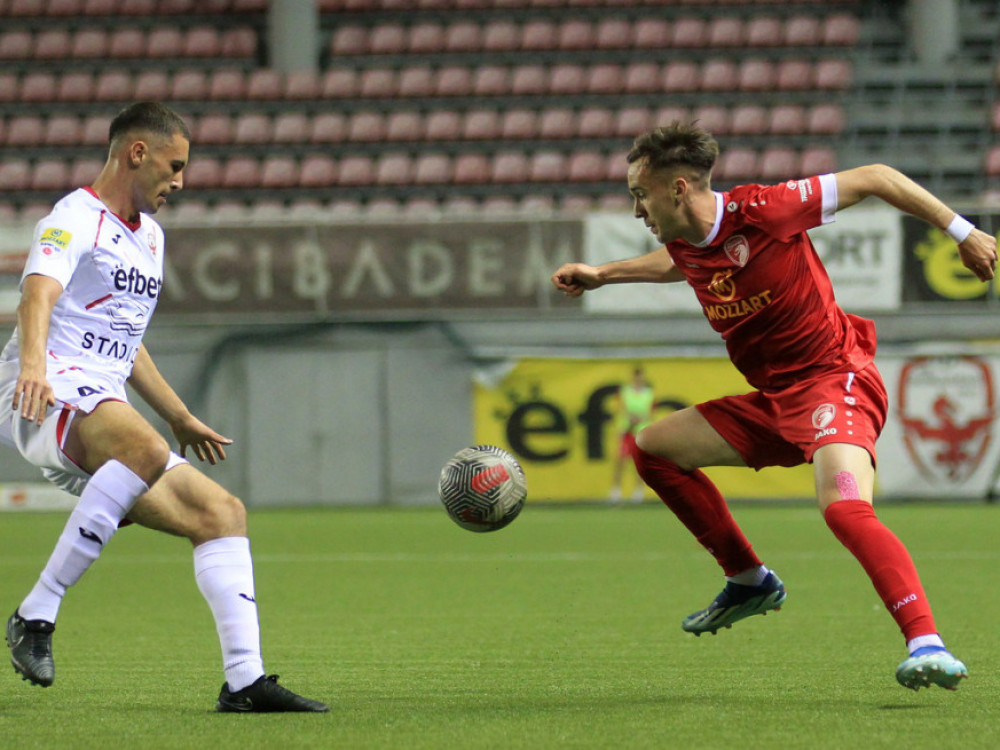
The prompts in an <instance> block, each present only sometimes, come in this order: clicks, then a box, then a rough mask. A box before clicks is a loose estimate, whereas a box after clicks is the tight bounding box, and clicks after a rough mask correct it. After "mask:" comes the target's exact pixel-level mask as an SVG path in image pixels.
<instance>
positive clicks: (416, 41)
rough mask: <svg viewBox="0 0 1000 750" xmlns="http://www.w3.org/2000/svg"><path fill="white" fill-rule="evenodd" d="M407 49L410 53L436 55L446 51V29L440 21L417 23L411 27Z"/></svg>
mask: <svg viewBox="0 0 1000 750" xmlns="http://www.w3.org/2000/svg"><path fill="white" fill-rule="evenodd" d="M406 49H407V51H408V52H409V53H410V54H415V55H435V54H438V53H440V52H444V51H445V30H444V26H442V25H441V24H439V23H426V22H421V23H416V24H414V25H413V26H411V27H410V30H409V35H408V38H407V43H406Z"/></svg>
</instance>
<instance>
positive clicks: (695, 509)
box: [633, 447, 761, 576]
mask: <svg viewBox="0 0 1000 750" xmlns="http://www.w3.org/2000/svg"><path fill="white" fill-rule="evenodd" d="M633 456H634V458H635V466H636V468H637V469H638V470H639V476H641V477H642V478H643V481H645V482H646V484H648V485H649V486H650V487H651V488H652V489H653V490H655V491H656V494H657V495H659V496H660V499H661V500H662V501H663V502H664V503H665V504H666V506H667V507H668V508H670V510H672V511H673V512H674V515H676V516H677V518H679V519H680V521H681V523H683V524H684V525H685V526H686V527H687V529H688V531H690V532H691V533H692V534H694V536H695V538H696V539H697V540H698V541H699V542H700V543H701V545H702V546H703V547H704V548H705V549H707V550H708V551H709V552H710V553H712V556H713V557H715V559H716V560H717V561H718V563H719V565H721V566H722V569H723V570H724V571H725V574H726V575H727V576H734V575H736V574H737V573H742V572H743V571H744V570H748V569H750V568H754V567H757V566H758V565H761V561H760V559H759V558H758V557H757V555H756V554H754V551H753V547H751V546H750V542H749V541H747V538H746V537H745V536H743V532H742V531H741V530H740V527H739V526H737V525H736V521H735V520H734V519H733V516H732V514H731V513H730V512H729V507H728V506H727V505H726V501H725V500H723V499H722V495H721V494H719V490H718V489H717V488H716V486H715V485H714V484H712V480H710V479H709V478H708V477H707V476H705V474H704V473H703V472H701V471H698V470H695V471H684V470H683V469H681V468H680V467H679V466H678V465H677V464H675V463H673V462H672V461H668V460H667V459H665V458H660V457H659V456H654V455H653V454H651V453H646V451H644V450H642V449H641V448H639V447H636V449H635V453H634V454H633Z"/></svg>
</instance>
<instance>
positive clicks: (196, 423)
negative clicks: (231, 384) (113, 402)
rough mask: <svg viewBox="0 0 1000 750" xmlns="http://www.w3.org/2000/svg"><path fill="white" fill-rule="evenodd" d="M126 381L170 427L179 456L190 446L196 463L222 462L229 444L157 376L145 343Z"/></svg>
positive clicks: (141, 346) (140, 347)
mask: <svg viewBox="0 0 1000 750" xmlns="http://www.w3.org/2000/svg"><path fill="white" fill-rule="evenodd" d="M128 382H129V385H131V386H132V388H134V389H135V392H136V393H138V394H139V396H141V397H142V400H143V401H145V402H146V403H147V404H149V405H150V406H151V407H152V408H153V411H155V412H156V413H157V414H159V415H160V416H161V417H162V418H163V420H164V421H165V422H166V423H167V424H168V425H170V429H171V431H172V432H173V433H174V437H175V438H177V442H178V443H179V445H180V453H181V455H182V456H185V457H187V449H188V447H189V446H190V447H191V448H192V449H193V450H194V454H195V455H196V456H197V457H198V460H199V461H208V462H209V463H210V464H213V465H214V464H216V463H218V462H219V461H225V460H226V450H225V446H227V445H232V442H233V441H232V440H230V439H229V438H227V437H223V436H222V435H220V434H219V433H218V432H216V431H215V430H213V429H212V428H211V427H209V426H208V425H206V424H205V423H204V422H202V421H201V420H200V419H198V418H197V417H196V416H194V415H193V414H192V413H191V412H190V410H188V408H187V406H186V405H185V404H184V402H183V401H182V400H181V398H180V396H178V395H177V393H176V392H175V391H174V389H173V388H171V387H170V384H169V383H167V381H166V379H165V378H164V377H163V375H161V374H160V371H159V370H158V369H157V367H156V364H155V363H154V362H153V358H152V357H151V356H150V355H149V352H148V351H147V350H146V345H145V344H142V345H140V346H139V352H138V354H137V355H136V358H135V363H134V364H133V366H132V375H131V377H129V381H128Z"/></svg>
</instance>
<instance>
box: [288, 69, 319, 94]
mask: <svg viewBox="0 0 1000 750" xmlns="http://www.w3.org/2000/svg"><path fill="white" fill-rule="evenodd" d="M319 92H320V79H319V76H318V74H317V73H316V72H315V71H312V70H294V71H292V72H291V73H289V74H288V75H286V76H285V90H284V96H285V98H286V99H293V100H308V99H318V98H319Z"/></svg>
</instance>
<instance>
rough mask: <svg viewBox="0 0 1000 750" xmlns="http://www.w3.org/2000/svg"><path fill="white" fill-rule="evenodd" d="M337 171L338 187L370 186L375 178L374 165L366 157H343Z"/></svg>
mask: <svg viewBox="0 0 1000 750" xmlns="http://www.w3.org/2000/svg"><path fill="white" fill-rule="evenodd" d="M303 171H304V168H303ZM337 171H338V174H337V183H338V184H340V185H370V184H371V183H372V180H374V178H375V165H374V164H373V163H372V160H371V159H370V158H369V157H367V156H345V157H344V158H343V159H342V160H341V162H340V165H339V167H338V170H337Z"/></svg>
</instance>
